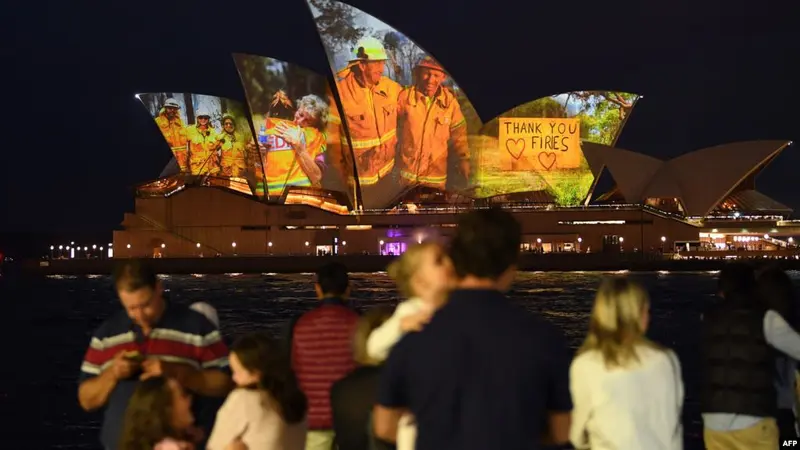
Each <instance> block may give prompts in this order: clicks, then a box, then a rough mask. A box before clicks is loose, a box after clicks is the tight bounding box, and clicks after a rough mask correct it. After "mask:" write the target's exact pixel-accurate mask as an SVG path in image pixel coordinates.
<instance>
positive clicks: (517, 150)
mask: <svg viewBox="0 0 800 450" xmlns="http://www.w3.org/2000/svg"><path fill="white" fill-rule="evenodd" d="M506 151H507V152H508V154H509V155H511V157H512V158H514V159H516V160H519V158H520V157H521V156H522V152H524V151H525V139H523V138H519V139H506Z"/></svg>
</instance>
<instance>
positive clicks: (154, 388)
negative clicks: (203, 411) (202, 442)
mask: <svg viewBox="0 0 800 450" xmlns="http://www.w3.org/2000/svg"><path fill="white" fill-rule="evenodd" d="M191 407H192V398H191V396H189V394H187V393H186V392H185V391H184V390H183V388H182V387H181V386H180V384H178V382H176V381H175V380H172V379H168V378H164V377H153V378H148V379H146V380H144V381H142V382H140V383H139V386H138V387H137V388H136V391H135V392H134V393H133V396H132V397H131V399H130V401H129V402H128V408H127V409H126V410H125V421H124V423H123V429H122V441H121V442H120V447H119V448H120V450H193V449H194V444H193V441H192V439H191V434H192V424H193V423H194V417H193V416H192V409H191Z"/></svg>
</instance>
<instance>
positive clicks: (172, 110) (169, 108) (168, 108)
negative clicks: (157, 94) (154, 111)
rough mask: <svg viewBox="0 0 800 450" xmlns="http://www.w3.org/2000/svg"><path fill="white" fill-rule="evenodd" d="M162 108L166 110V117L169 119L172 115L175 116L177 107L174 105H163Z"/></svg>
mask: <svg viewBox="0 0 800 450" xmlns="http://www.w3.org/2000/svg"><path fill="white" fill-rule="evenodd" d="M164 110H165V111H166V112H167V117H169V118H170V119H172V118H173V117H175V115H176V114H178V108H176V107H174V106H165V107H164Z"/></svg>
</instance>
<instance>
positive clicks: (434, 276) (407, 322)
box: [367, 242, 456, 450]
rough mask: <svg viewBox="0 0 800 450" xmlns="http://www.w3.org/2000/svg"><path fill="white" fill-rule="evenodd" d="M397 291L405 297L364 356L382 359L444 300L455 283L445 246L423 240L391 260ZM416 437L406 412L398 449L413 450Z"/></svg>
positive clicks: (371, 337)
mask: <svg viewBox="0 0 800 450" xmlns="http://www.w3.org/2000/svg"><path fill="white" fill-rule="evenodd" d="M387 272H388V274H389V277H391V278H392V279H393V280H394V281H395V283H397V290H398V291H399V292H400V294H401V295H402V296H403V297H404V298H407V299H408V300H405V301H403V302H401V303H400V304H399V305H397V309H395V311H394V314H392V317H391V318H389V320H387V321H386V322H385V323H384V324H383V325H381V326H380V327H379V328H377V329H376V330H375V331H373V332H372V333H371V334H370V335H369V339H368V340H367V355H368V356H369V357H370V358H373V359H375V360H377V361H384V360H385V359H386V358H387V357H388V356H389V351H391V349H392V347H393V346H394V345H395V344H396V343H397V341H399V340H400V338H402V337H403V335H405V334H406V333H408V332H412V331H419V330H421V329H422V327H423V326H424V325H425V324H426V323H428V321H429V320H430V319H431V317H432V316H433V313H434V312H436V310H437V309H439V308H440V307H441V306H442V305H443V304H444V302H445V301H446V300H447V295H448V292H449V291H450V289H452V287H453V286H454V285H455V281H456V278H455V270H454V269H453V264H452V262H451V261H450V258H449V257H448V256H447V253H446V251H445V248H444V247H443V246H442V245H441V244H439V243H436V242H423V243H420V244H417V245H414V246H412V247H409V248H408V250H407V251H406V252H405V253H403V255H402V256H400V257H399V258H397V259H396V260H394V261H393V262H392V263H391V264H389V267H388V268H387ZM416 440H417V430H416V426H415V424H414V418H413V416H411V415H410V414H405V415H403V417H402V418H401V419H400V423H399V424H398V429H397V449H398V450H413V448H414V444H415V442H416Z"/></svg>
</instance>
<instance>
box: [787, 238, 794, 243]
mask: <svg viewBox="0 0 800 450" xmlns="http://www.w3.org/2000/svg"><path fill="white" fill-rule="evenodd" d="M788 241H789V243H790V244H791V243H792V242H794V238H793V237H791V236H789V239H788Z"/></svg>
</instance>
